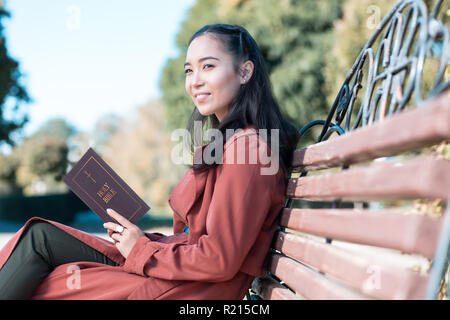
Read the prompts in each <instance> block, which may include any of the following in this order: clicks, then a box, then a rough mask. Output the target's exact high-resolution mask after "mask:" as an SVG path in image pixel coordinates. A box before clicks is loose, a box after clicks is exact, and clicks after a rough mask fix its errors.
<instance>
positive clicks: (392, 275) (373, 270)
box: [252, 1, 450, 299]
mask: <svg viewBox="0 0 450 320" xmlns="http://www.w3.org/2000/svg"><path fill="white" fill-rule="evenodd" d="M438 2H439V1H438ZM440 5H441V3H438V4H437V6H436V7H435V8H434V10H433V11H432V12H431V14H430V15H429V16H428V15H427V12H426V7H424V5H423V3H421V1H415V2H412V1H400V2H398V3H397V4H396V5H395V7H394V8H393V9H392V10H391V12H390V13H389V14H388V15H387V17H386V18H385V19H384V20H383V21H382V22H381V23H380V26H379V27H378V28H377V31H376V32H375V34H374V35H373V36H372V37H371V39H370V40H369V42H368V43H367V44H366V46H365V47H364V49H363V50H362V52H361V54H360V55H359V57H358V59H357V60H356V62H355V64H354V66H353V68H352V70H351V71H350V73H349V75H348V77H347V79H346V81H345V83H344V85H343V87H342V90H341V92H340V93H339V95H338V97H337V99H336V102H335V103H334V105H333V107H332V109H331V111H330V113H329V115H328V117H327V119H326V120H318V121H314V122H312V123H310V124H308V125H306V126H305V127H304V128H302V130H301V131H300V133H301V134H302V135H303V134H304V133H305V132H306V131H307V130H311V129H312V128H313V127H315V126H317V125H319V126H321V127H322V130H321V132H320V135H319V138H318V143H316V144H314V145H311V146H308V147H306V148H302V149H299V150H296V152H295V154H294V170H293V172H292V173H291V177H290V179H289V182H288V186H287V190H286V196H287V198H288V201H287V203H286V206H285V208H284V209H283V210H282V212H281V217H280V228H279V231H278V232H277V234H276V236H275V239H274V244H273V248H272V251H271V252H270V259H269V260H270V263H269V269H268V275H267V276H266V277H263V278H257V279H256V280H255V281H254V283H253V286H252V290H253V291H254V292H256V293H257V294H258V295H259V296H260V297H261V298H263V299H299V298H308V299H373V298H376V299H423V298H425V297H427V298H434V297H436V292H437V289H438V287H439V285H440V283H441V280H442V274H443V270H446V269H447V268H448V253H449V243H450V212H447V213H444V210H445V208H446V205H447V203H448V201H449V199H450V161H449V159H445V157H444V156H442V155H440V154H441V152H439V150H438V151H437V152H435V151H433V150H434V149H433V148H431V149H430V148H429V147H430V146H434V145H436V144H440V148H445V147H448V145H449V144H448V143H449V140H450V91H448V88H449V87H450V81H447V82H445V81H444V77H443V74H444V71H445V69H446V68H447V67H448V65H449V60H450V56H449V57H446V56H445V53H444V54H442V55H441V56H440V57H437V59H438V60H439V61H440V62H441V63H440V68H443V69H439V70H438V71H437V75H436V79H437V80H436V81H435V82H434V84H433V87H432V88H431V89H430V91H429V93H428V95H427V97H424V95H423V93H422V91H421V90H422V89H421V88H420V85H418V84H420V81H421V74H420V73H421V72H422V70H421V63H423V62H424V60H425V59H426V58H427V56H426V52H425V53H424V52H422V50H425V48H426V47H427V46H428V47H430V44H432V43H434V42H436V41H437V40H436V39H442V41H441V42H442V43H443V47H444V48H449V47H450V40H449V29H448V28H446V27H445V26H443V25H442V24H439V23H440V22H439V21H438V20H433V17H436V16H437V13H438V12H439V9H440ZM424 8H425V9H424ZM425 18H429V21H428V22H427V21H424V20H422V23H421V25H420V27H418V28H417V32H418V35H419V36H418V40H417V42H418V44H416V50H413V52H412V53H411V54H410V55H409V56H408V52H409V51H408V50H406V51H405V52H404V53H402V51H403V48H404V46H403V45H405V44H404V42H402V41H400V40H398V39H397V38H396V37H401V36H402V35H406V36H405V37H404V38H402V39H403V41H406V42H407V41H409V40H408V39H409V36H407V35H408V34H409V33H408V30H409V29H410V28H412V27H411V26H410V25H409V24H408V23H409V22H411V23H415V24H417V21H420V19H425ZM417 19H419V20H417ZM430 25H431V26H430ZM431 28H434V29H433V30H431ZM383 29H385V32H384V34H383V36H382V40H381V41H380V46H379V48H378V51H377V52H376V54H375V55H374V53H373V50H372V48H371V46H372V44H373V43H374V42H375V40H376V39H377V37H378V36H379V35H381V32H382V30H383ZM397 40H398V41H397ZM410 45H411V44H410V43H407V44H406V45H405V46H410ZM389 48H390V49H389ZM390 50H392V51H390ZM395 55H396V56H395ZM365 63H368V64H369V66H368V69H369V71H368V73H369V76H368V79H367V83H366V84H365V85H364V86H363V84H362V83H361V79H362V75H361V72H362V70H363V68H364V64H365ZM379 64H380V65H382V68H381V67H380V68H379ZM381 69H382V70H381ZM352 81H353V83H352ZM364 87H365V89H366V91H365V94H364V98H363V99H362V102H361V103H360V105H359V109H356V103H355V101H356V96H357V94H358V91H359V89H361V88H364ZM412 94H414V98H415V101H414V104H415V106H416V108H407V109H406V108H405V107H406V105H407V103H408V102H410V101H409V100H410V99H409V98H410V97H411V95H412ZM404 109H406V110H404ZM352 110H353V111H352ZM355 111H356V112H355ZM400 111H401V112H400ZM355 114H356V116H355V117H354V118H355V119H354V122H353V124H352V123H351V120H353V119H352V118H351V117H352V116H353V115H355ZM333 118H334V119H335V122H334V123H333V122H332V120H333ZM333 133H337V134H338V136H336V135H334V136H333V137H332V134H333ZM330 137H332V138H331V139H330ZM424 148H425V149H424ZM427 148H428V149H427ZM418 151H420V152H418ZM423 203H425V204H429V205H430V203H432V204H434V205H435V206H437V207H438V208H440V209H441V211H439V210H435V211H436V212H437V213H436V212H434V213H432V212H430V211H429V210H428V211H425V212H424V210H422V209H423V206H422V207H421V206H420V205H421V204H423ZM424 207H425V208H427V207H426V206H424ZM449 210H450V209H447V211H449ZM430 261H432V262H433V263H432V265H431V264H430ZM430 265H431V267H430Z"/></svg>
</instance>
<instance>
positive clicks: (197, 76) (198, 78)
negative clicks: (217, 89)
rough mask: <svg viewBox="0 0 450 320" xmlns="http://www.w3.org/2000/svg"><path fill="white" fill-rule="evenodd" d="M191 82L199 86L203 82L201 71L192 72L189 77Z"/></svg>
mask: <svg viewBox="0 0 450 320" xmlns="http://www.w3.org/2000/svg"><path fill="white" fill-rule="evenodd" d="M191 84H192V86H194V87H200V86H202V85H203V84H204V80H203V77H202V74H201V72H194V73H193V74H192V77H191Z"/></svg>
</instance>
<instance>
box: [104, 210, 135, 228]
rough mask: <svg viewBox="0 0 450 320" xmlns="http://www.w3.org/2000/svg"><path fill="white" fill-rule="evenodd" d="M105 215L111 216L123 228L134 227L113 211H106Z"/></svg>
mask: <svg viewBox="0 0 450 320" xmlns="http://www.w3.org/2000/svg"><path fill="white" fill-rule="evenodd" d="M106 213H107V214H109V215H110V216H111V218H113V219H114V220H116V221H117V222H118V223H120V224H121V225H122V226H124V227H125V228H132V227H133V226H134V224H133V223H131V222H130V221H129V220H127V219H125V218H124V217H123V216H122V215H120V214H119V213H117V212H116V211H114V210H113V209H106Z"/></svg>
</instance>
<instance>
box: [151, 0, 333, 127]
mask: <svg viewBox="0 0 450 320" xmlns="http://www.w3.org/2000/svg"><path fill="white" fill-rule="evenodd" d="M340 7H341V1H340V0H326V1H325V0H321V1H316V0H303V1H295V0H282V1H279V0H241V1H237V0H229V1H213V0H208V1H207V0H199V1H197V3H196V4H195V5H194V6H193V7H192V8H191V10H190V12H189V14H188V17H187V19H186V21H184V22H183V24H182V28H181V31H180V33H179V34H178V36H177V46H178V48H179V50H180V54H179V55H178V56H177V57H175V58H172V59H169V60H168V61H167V63H166V65H165V67H164V69H163V71H162V76H161V81H160V87H161V90H162V93H163V97H162V98H163V102H164V104H165V105H166V106H167V110H166V117H167V118H168V125H169V128H171V129H175V128H180V127H185V124H186V123H187V120H188V116H189V115H190V113H191V112H192V110H193V108H194V105H193V103H192V101H191V100H190V98H189V97H188V96H187V94H186V93H185V91H184V74H183V71H182V67H183V62H184V57H185V52H186V49H187V42H188V39H189V37H190V36H191V35H192V34H193V33H194V32H195V31H196V30H198V29H199V28H200V27H201V26H203V25H205V24H208V23H215V22H222V23H234V24H240V25H242V26H244V27H245V28H246V29H247V30H248V31H249V32H250V33H251V34H252V35H253V37H254V38H255V40H256V42H257V43H258V44H259V46H260V49H261V51H262V54H263V56H264V59H265V61H266V64H267V69H268V71H269V74H270V78H271V81H272V85H273V91H274V94H275V96H276V98H277V99H278V102H279V103H280V106H281V109H282V111H283V112H284V114H285V115H286V116H287V117H288V118H290V120H291V121H292V122H293V123H295V124H296V125H297V127H298V128H300V127H301V126H303V125H305V124H306V123H307V122H309V121H311V120H314V119H317V118H320V117H323V116H324V115H325V114H326V111H327V110H328V105H327V104H326V92H325V90H324V82H325V76H324V66H325V58H326V54H327V52H328V51H329V50H330V48H331V36H332V29H333V22H334V21H335V20H336V19H337V18H339V17H340V15H341V9H340Z"/></svg>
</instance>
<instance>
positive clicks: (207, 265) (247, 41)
mask: <svg viewBox="0 0 450 320" xmlns="http://www.w3.org/2000/svg"><path fill="white" fill-rule="evenodd" d="M184 68H185V73H186V91H187V93H188V94H189V95H190V96H191V98H192V100H193V102H194V104H195V108H194V111H193V114H192V116H191V118H190V121H189V124H188V129H189V130H190V132H193V128H194V123H195V122H196V121H201V123H202V124H205V123H207V122H209V123H210V124H211V126H212V128H214V129H215V130H216V132H219V133H222V135H216V136H215V138H214V143H215V146H220V148H215V149H214V150H213V152H210V153H207V152H206V151H207V149H208V146H211V145H212V142H211V143H210V144H206V145H203V146H202V147H201V148H196V149H195V150H194V149H192V150H193V151H194V153H193V155H194V159H198V155H200V158H202V157H205V156H207V155H214V156H217V153H216V151H218V152H219V153H220V152H222V151H223V156H222V157H220V158H219V159H220V160H221V161H215V162H214V163H210V162H208V163H207V162H206V161H200V162H197V161H194V165H193V166H192V167H191V168H189V170H188V171H187V172H186V174H185V175H184V177H183V178H182V180H181V181H180V182H179V183H178V184H177V186H176V187H175V188H174V190H173V191H172V193H171V195H170V198H169V204H170V206H171V208H172V209H173V211H174V226H173V231H174V234H173V235H170V236H165V235H162V234H159V233H144V232H143V231H141V230H140V229H139V228H138V227H137V226H135V225H133V224H132V223H131V222H129V221H127V220H126V219H125V218H123V217H122V216H121V215H120V213H118V212H114V211H111V210H109V211H110V212H109V214H110V215H111V216H112V217H113V218H114V219H115V220H116V221H117V222H118V223H119V224H116V223H105V224H104V227H105V228H106V229H107V230H108V234H109V236H110V237H111V238H112V239H113V241H106V240H104V239H101V238H98V237H95V236H92V235H90V234H87V233H84V232H82V231H79V230H76V229H73V228H70V227H68V226H65V225H62V224H60V223H57V222H53V221H48V220H44V219H41V218H33V219H30V220H29V221H27V223H26V224H25V225H24V227H23V228H22V229H21V230H19V232H18V233H17V234H16V235H15V236H14V237H13V239H11V240H10V241H9V242H8V244H7V245H6V246H5V247H4V248H3V250H2V251H1V253H0V268H1V270H0V298H2V299H27V298H32V299H242V298H243V297H244V295H245V293H246V291H247V290H248V288H249V286H250V285H251V282H252V280H253V279H254V277H256V276H262V275H264V266H265V265H264V262H265V257H266V255H267V252H268V250H269V245H270V242H271V240H272V237H273V234H274V232H275V230H276V220H277V216H278V214H279V212H280V210H281V208H282V206H283V204H284V200H285V198H284V192H285V186H286V178H287V173H288V170H289V167H290V164H291V161H292V153H293V150H294V149H295V147H296V144H297V141H298V134H297V131H296V129H295V128H294V127H293V126H292V125H290V124H289V122H287V121H286V120H284V119H283V117H282V115H281V113H280V109H279V107H278V105H277V103H276V101H275V99H274V97H273V95H272V93H271V87H270V82H269V78H268V75H267V72H266V70H265V67H264V60H263V58H262V56H261V53H260V51H259V49H258V46H257V44H256V43H255V41H254V40H253V38H252V37H251V36H250V34H249V33H248V32H247V31H246V30H245V29H244V28H243V27H240V26H236V25H224V24H215V25H207V26H204V27H203V28H201V29H200V30H199V31H197V32H196V33H195V34H194V35H193V36H192V38H191V40H190V42H189V47H188V50H187V53H186V63H185V65H184ZM197 123H198V122H197ZM230 129H232V130H231V132H233V134H232V135H231V137H230V136H227V133H229V132H230ZM236 129H242V130H236ZM261 129H267V133H268V137H264V136H263V135H261V134H259V133H260V130H261ZM274 135H276V137H277V139H275V141H274V139H272V138H273V137H274ZM218 137H222V139H220V138H218ZM269 137H270V138H271V139H269ZM242 146H243V147H242ZM192 148H193V147H192ZM236 150H237V152H230V151H236ZM240 151H244V152H245V156H246V158H245V159H248V156H251V155H255V154H259V155H262V154H271V155H274V154H276V155H278V156H277V157H276V158H274V157H272V158H270V159H271V160H274V161H277V162H279V165H280V166H279V169H278V170H276V171H275V172H269V174H267V173H266V174H262V170H263V169H267V168H268V167H269V166H272V164H273V163H262V161H261V160H258V161H256V162H254V161H253V162H251V161H244V163H242V162H239V160H238V159H237V158H238V157H239V152H240ZM257 152H259V153H257ZM215 159H217V158H215Z"/></svg>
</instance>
